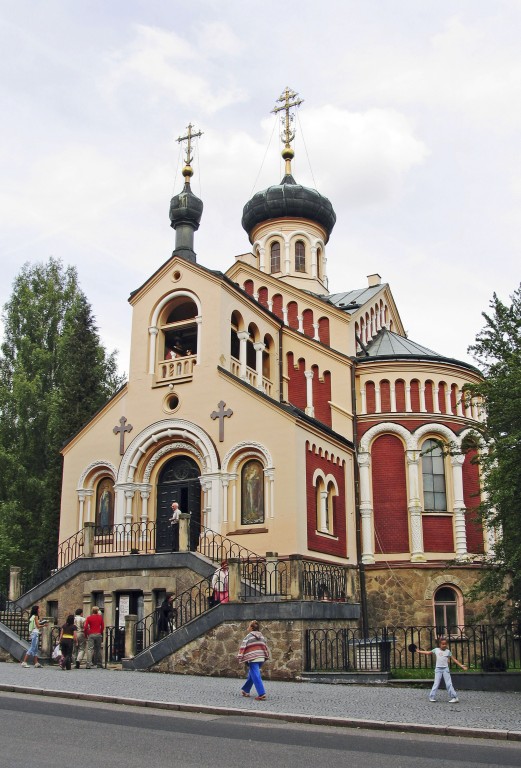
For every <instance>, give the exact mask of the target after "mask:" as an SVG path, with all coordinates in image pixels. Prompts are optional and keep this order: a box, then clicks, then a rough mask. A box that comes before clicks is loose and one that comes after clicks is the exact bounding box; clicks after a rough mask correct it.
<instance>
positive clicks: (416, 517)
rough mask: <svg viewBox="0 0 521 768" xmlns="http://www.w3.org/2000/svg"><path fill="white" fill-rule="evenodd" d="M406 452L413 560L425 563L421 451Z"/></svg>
mask: <svg viewBox="0 0 521 768" xmlns="http://www.w3.org/2000/svg"><path fill="white" fill-rule="evenodd" d="M405 454H406V459H407V476H408V480H409V483H408V485H409V487H408V493H409V497H408V500H407V509H408V512H409V527H410V531H411V534H410V535H411V543H410V546H411V562H412V563H423V562H425V559H426V558H425V554H424V548H423V526H422V505H421V503H420V477H419V469H420V452H419V451H406V452H405Z"/></svg>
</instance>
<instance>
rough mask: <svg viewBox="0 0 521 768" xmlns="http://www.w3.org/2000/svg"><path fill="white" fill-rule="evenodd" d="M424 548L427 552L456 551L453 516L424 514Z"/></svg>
mask: <svg viewBox="0 0 521 768" xmlns="http://www.w3.org/2000/svg"><path fill="white" fill-rule="evenodd" d="M422 520H423V548H424V550H425V552H454V530H453V526H452V516H450V517H437V516H433V517H431V516H427V515H423V517H422Z"/></svg>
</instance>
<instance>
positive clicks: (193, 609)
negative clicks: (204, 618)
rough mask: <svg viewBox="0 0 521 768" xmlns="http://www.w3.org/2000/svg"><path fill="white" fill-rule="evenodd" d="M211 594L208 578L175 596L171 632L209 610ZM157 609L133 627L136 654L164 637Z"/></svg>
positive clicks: (209, 579) (164, 633)
mask: <svg viewBox="0 0 521 768" xmlns="http://www.w3.org/2000/svg"><path fill="white" fill-rule="evenodd" d="M211 594H212V577H211V576H209V577H207V578H205V579H202V580H201V581H198V582H197V583H196V584H194V585H193V586H192V587H189V588H188V589H185V591H184V592H181V593H180V594H179V595H177V596H176V598H175V600H174V603H173V606H172V607H173V609H174V617H173V620H172V627H171V631H175V630H176V629H179V628H180V627H183V626H184V625H185V624H188V622H189V621H192V620H193V619H196V618H197V617H198V616H201V614H203V613H205V612H206V611H208V610H209V609H210V607H211V606H210V596H211ZM158 619H159V608H156V610H154V611H152V613H149V614H148V616H145V617H144V618H143V619H141V621H138V622H136V625H135V629H134V631H135V633H136V635H135V642H136V652H137V653H139V652H140V651H143V650H145V648H148V647H149V646H151V645H153V644H154V643H155V642H157V641H158V640H161V639H162V637H165V636H166V635H167V634H169V633H168V632H165V631H160V630H159V628H158Z"/></svg>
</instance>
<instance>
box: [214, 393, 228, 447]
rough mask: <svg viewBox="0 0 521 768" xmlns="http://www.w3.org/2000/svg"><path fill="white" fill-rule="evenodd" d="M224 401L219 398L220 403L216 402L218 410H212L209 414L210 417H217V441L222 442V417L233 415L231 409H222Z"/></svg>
mask: <svg viewBox="0 0 521 768" xmlns="http://www.w3.org/2000/svg"><path fill="white" fill-rule="evenodd" d="M225 405H226V403H225V402H224V400H221V402H220V403H218V404H217V408H218V409H219V410H218V411H212V412H211V414H210V418H211V419H214V421H215V419H219V442H220V443H222V442H223V441H224V419H225V417H226V416H228V417H230V416H233V411H232V409H231V408H228V409H227V410H226V411H225V410H224V406H225Z"/></svg>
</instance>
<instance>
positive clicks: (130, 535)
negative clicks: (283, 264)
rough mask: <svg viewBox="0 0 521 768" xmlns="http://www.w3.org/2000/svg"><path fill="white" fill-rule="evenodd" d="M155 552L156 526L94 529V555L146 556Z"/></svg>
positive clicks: (122, 526) (137, 525)
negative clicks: (133, 554)
mask: <svg viewBox="0 0 521 768" xmlns="http://www.w3.org/2000/svg"><path fill="white" fill-rule="evenodd" d="M155 551H156V524H155V522H148V523H120V524H118V525H97V526H96V527H95V528H94V554H95V555H109V554H115V555H117V554H120V555H122V554H125V555H127V554H131V553H135V554H147V553H149V552H155Z"/></svg>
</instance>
